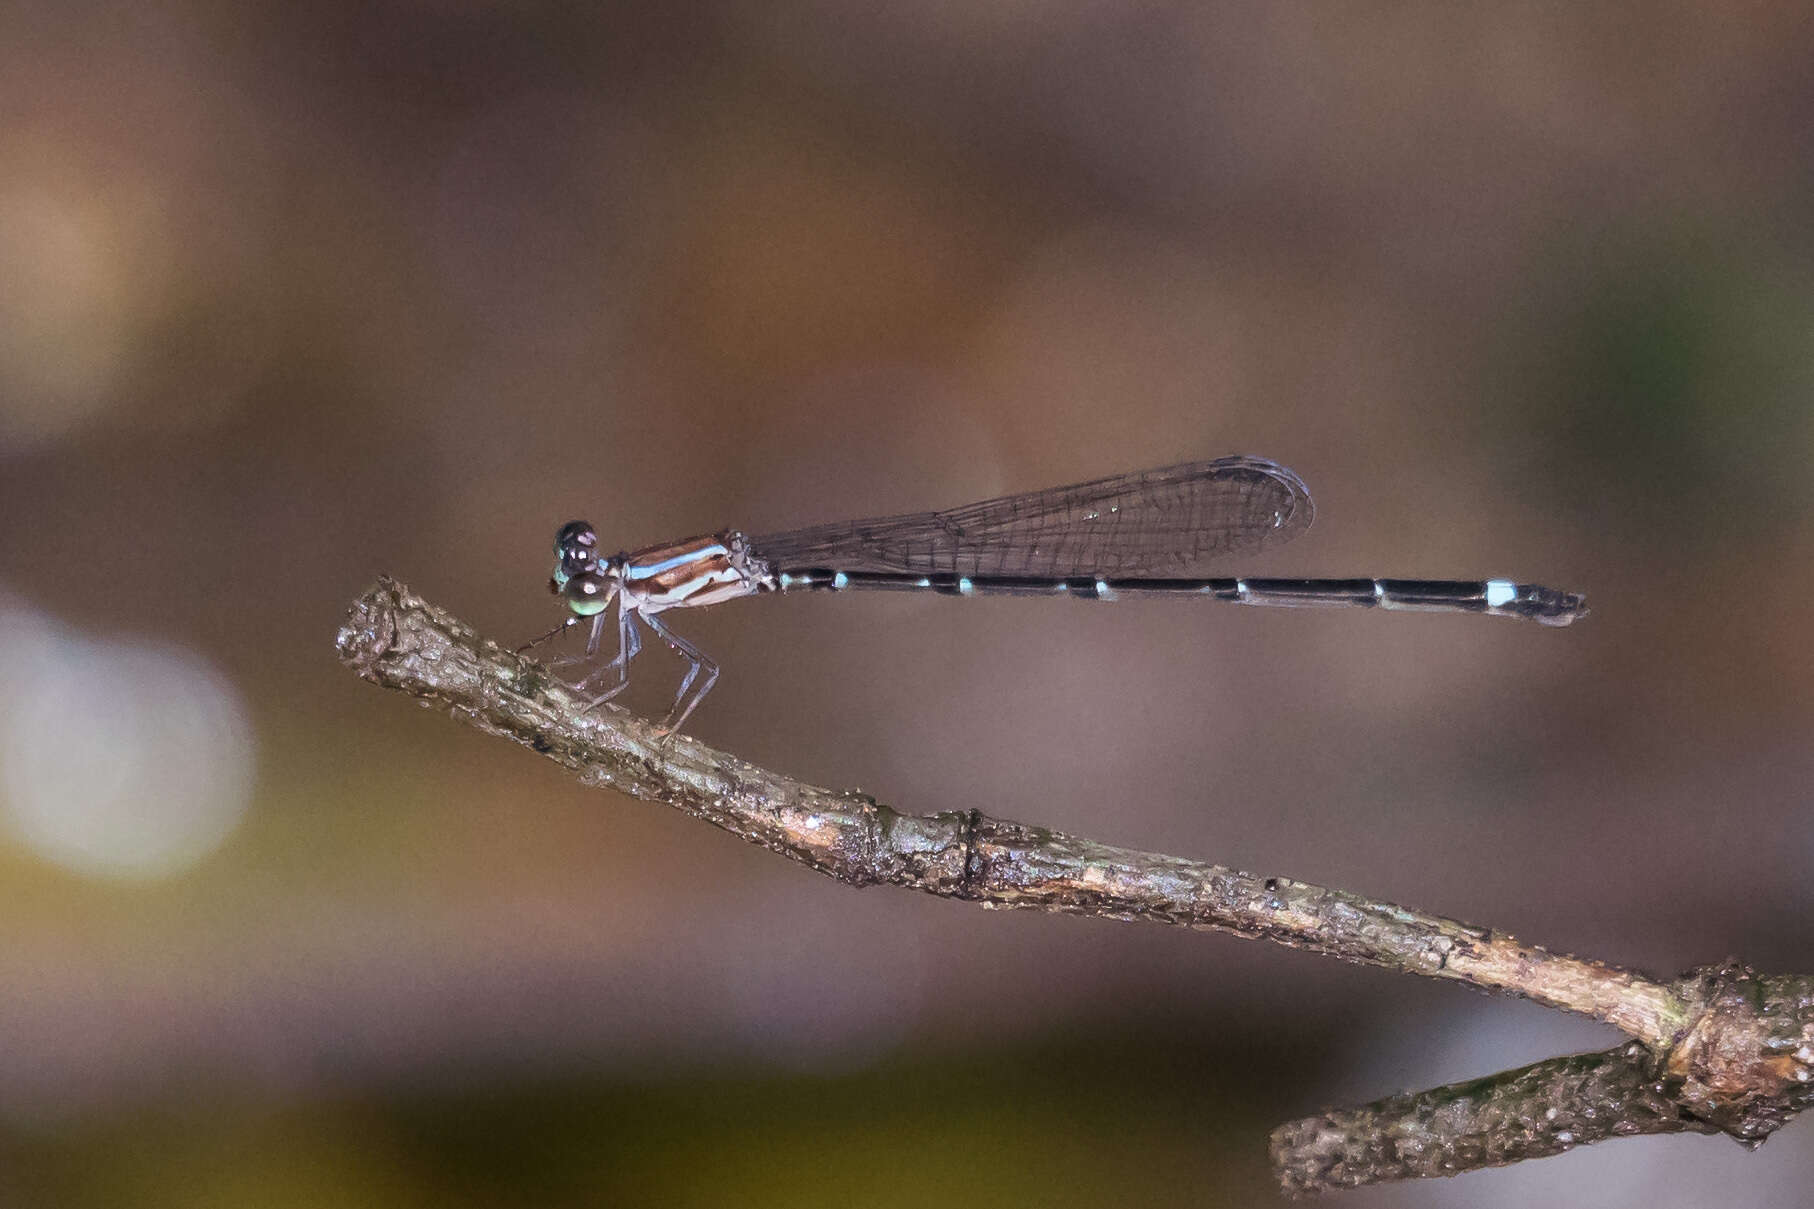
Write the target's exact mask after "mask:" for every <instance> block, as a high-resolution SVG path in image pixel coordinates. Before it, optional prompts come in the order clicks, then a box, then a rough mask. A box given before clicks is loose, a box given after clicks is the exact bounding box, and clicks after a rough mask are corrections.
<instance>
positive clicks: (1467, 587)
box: [777, 567, 1577, 621]
mask: <svg viewBox="0 0 1814 1209" xmlns="http://www.w3.org/2000/svg"><path fill="white" fill-rule="evenodd" d="M777 584H778V586H779V587H780V588H781V590H783V591H796V590H806V591H844V590H849V589H863V588H867V589H871V590H878V591H892V592H911V591H930V592H937V593H939V594H940V595H945V596H1075V597H1078V598H1080V599H1086V600H1114V599H1116V598H1118V597H1123V596H1208V597H1211V598H1212V599H1215V600H1225V601H1232V602H1236V603H1241V604H1263V605H1273V606H1283V607H1287V608H1289V607H1291V606H1294V605H1295V606H1299V607H1306V608H1316V607H1321V608H1330V607H1342V606H1347V607H1351V608H1379V609H1387V610H1394V609H1402V610H1411V611H1416V610H1425V609H1433V610H1438V611H1442V612H1451V613H1452V612H1464V613H1499V614H1505V615H1509V616H1518V617H1532V618H1536V619H1537V620H1540V621H1541V620H1546V619H1552V618H1554V619H1560V618H1563V617H1566V616H1568V615H1570V613H1571V612H1572V611H1573V610H1574V609H1575V608H1576V607H1577V606H1576V605H1575V604H1574V603H1571V602H1570V601H1568V600H1565V599H1563V598H1562V594H1560V593H1553V592H1551V591H1550V590H1548V589H1545V588H1538V587H1535V586H1533V585H1529V584H1515V583H1512V582H1511V581H1510V580H1504V579H1490V580H1460V579H1250V578H1236V577H1232V576H1215V577H1206V578H1193V579H1165V578H1156V577H1145V576H1131V577H1122V576H1101V577H1097V576H1089V575H1083V576H1073V577H1071V578H1068V579H1052V578H1048V577H1045V576H1033V575H954V574H950V573H943V574H937V575H910V574H905V573H900V572H893V571H839V570H835V569H833V568H830V567H810V568H806V569H804V570H799V571H787V572H785V573H782V574H781V575H779V576H778V577H777Z"/></svg>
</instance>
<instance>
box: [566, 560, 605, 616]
mask: <svg viewBox="0 0 1814 1209" xmlns="http://www.w3.org/2000/svg"><path fill="white" fill-rule="evenodd" d="M616 588H617V584H616V579H615V577H614V576H612V575H611V574H610V571H609V568H607V569H606V571H604V572H600V571H582V572H580V573H579V574H578V575H573V576H569V577H568V579H567V582H566V583H565V584H563V585H562V586H561V595H562V596H563V597H565V598H566V600H567V607H568V608H569V609H572V610H573V612H574V613H575V614H576V615H577V616H580V617H592V616H594V615H596V614H598V613H602V612H604V610H605V606H606V605H608V604H610V603H611V594H612V593H613V592H614V591H616Z"/></svg>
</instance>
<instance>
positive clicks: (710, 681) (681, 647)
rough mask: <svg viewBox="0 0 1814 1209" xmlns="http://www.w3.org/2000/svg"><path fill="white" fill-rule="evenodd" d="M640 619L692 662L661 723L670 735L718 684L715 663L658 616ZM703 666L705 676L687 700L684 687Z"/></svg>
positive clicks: (690, 686)
mask: <svg viewBox="0 0 1814 1209" xmlns="http://www.w3.org/2000/svg"><path fill="white" fill-rule="evenodd" d="M643 621H645V622H647V623H648V626H649V628H650V629H651V630H654V631H655V633H656V634H657V635H659V636H660V637H661V640H662V641H663V642H665V643H667V644H668V645H669V646H671V647H673V648H674V651H675V653H676V654H678V655H679V656H680V657H681V658H682V659H685V660H686V661H687V662H688V663H689V664H691V665H692V666H691V667H689V668H688V669H687V674H686V678H685V679H684V680H682V681H681V682H680V692H678V693H676V694H675V696H674V705H673V708H672V709H670V710H668V716H667V718H666V719H665V720H664V721H663V722H662V724H661V729H662V730H664V731H666V732H667V733H668V734H670V735H672V734H675V733H676V732H678V731H679V730H680V728H681V727H682V726H685V725H686V721H687V717H688V715H690V714H691V713H692V712H693V710H694V709H695V708H696V707H697V706H698V705H699V703H700V702H701V701H703V700H704V699H705V695H706V694H707V693H709V692H711V691H712V686H713V685H714V684H716V683H718V665H717V663H715V662H713V661H712V660H711V659H709V658H708V657H707V656H706V654H705V652H703V651H701V650H700V649H699V648H698V647H696V646H694V645H693V644H692V643H690V642H688V641H687V640H686V639H684V638H682V637H681V636H680V635H678V634H676V633H675V632H674V631H673V630H670V629H669V628H668V627H667V626H665V625H663V624H661V621H660V620H659V619H657V618H655V617H653V616H644V617H643ZM702 668H703V669H704V670H705V679H704V681H702V682H701V683H700V685H699V688H698V690H697V691H696V692H694V693H693V698H692V700H690V701H688V700H687V690H688V689H690V688H692V687H693V681H694V680H696V679H698V678H699V672H700V669H702ZM682 702H685V703H686V708H684V709H683V708H681V703H682Z"/></svg>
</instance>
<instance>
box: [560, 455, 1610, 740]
mask: <svg viewBox="0 0 1814 1209" xmlns="http://www.w3.org/2000/svg"><path fill="white" fill-rule="evenodd" d="M1315 511H1316V508H1315V505H1314V504H1313V503H1311V500H1310V492H1309V489H1308V488H1306V487H1305V486H1304V482H1303V480H1302V479H1300V478H1298V476H1297V475H1295V474H1293V473H1292V472H1291V471H1290V470H1287V469H1286V468H1285V467H1283V466H1280V465H1278V464H1277V463H1276V462H1269V461H1267V460H1266V459H1264V458H1254V457H1228V458H1218V459H1216V460H1214V461H1208V462H1185V463H1182V464H1181V465H1177V466H1166V467H1163V468H1161V469H1158V470H1142V471H1138V472H1136V473H1134V474H1122V475H1116V476H1114V477H1112V478H1105V479H1096V480H1094V481H1092V482H1088V483H1078V484H1076V485H1075V486H1070V487H1052V488H1048V489H1046V490H1044V491H1029V492H1025V493H1023V494H1020V495H1009V496H1003V497H1002V498H1000V499H994V500H987V501H985V502H983V503H980V504H970V505H967V506H965V507H962V508H952V509H949V510H947V511H944V512H915V513H908V514H906V515H902V516H885V517H875V518H871V519H869V520H857V521H838V522H835V523H833V524H829V525H818V526H815V527H813V528H809V529H794V530H790V531H787V532H783V533H771V534H767V535H765V536H760V537H746V536H744V534H743V533H742V532H740V531H738V530H735V529H726V530H724V531H722V532H719V533H713V534H708V535H706V536H703V537H694V538H689V539H687V540H685V541H679V542H670V543H667V544H664V545H659V546H650V547H647V548H645V549H642V550H635V551H631V552H629V553H621V554H617V555H614V556H611V557H604V558H601V557H600V556H599V552H598V534H597V532H596V531H595V530H594V529H593V528H592V526H591V525H589V524H587V523H586V522H585V521H571V522H569V523H567V524H565V525H563V526H561V529H560V531H559V533H557V534H556V535H555V539H554V553H555V557H556V562H555V568H554V576H553V578H552V579H551V580H550V581H549V590H550V591H552V592H554V593H556V594H557V595H559V596H561V597H563V598H564V599H565V601H566V604H567V607H568V609H569V610H571V615H570V616H569V617H568V618H567V620H566V621H565V622H563V623H562V624H561V625H560V626H557V627H556V628H555V629H554V630H553V631H552V632H551V633H550V634H548V635H545V636H544V637H552V636H553V635H554V634H557V633H560V632H561V631H562V630H565V629H567V628H568V627H570V626H574V625H578V624H580V623H582V622H584V621H586V620H588V619H589V620H590V621H591V622H592V631H591V635H590V637H589V638H588V640H587V643H586V653H585V655H584V657H583V659H582V661H583V662H594V661H596V659H597V656H598V654H599V648H600V645H601V643H602V640H603V636H604V633H605V627H606V623H607V620H608V610H609V609H610V607H611V604H612V602H613V600H615V601H616V604H617V654H616V656H614V657H613V658H612V659H610V660H609V661H608V662H606V663H604V664H602V665H599V666H596V667H594V668H593V669H592V670H590V671H589V672H588V673H587V674H586V675H585V676H584V677H582V679H581V680H580V681H579V682H578V687H579V688H580V689H581V690H582V691H584V692H587V693H593V692H595V691H597V690H600V689H602V690H603V691H602V692H597V696H596V697H594V704H598V703H602V702H604V701H608V700H610V699H611V698H612V697H615V696H616V695H617V694H618V693H620V692H622V691H623V690H624V689H625V688H626V687H627V686H628V685H629V682H630V660H632V659H634V658H635V657H636V653H637V652H638V651H639V650H640V649H641V647H642V640H641V638H640V636H639V635H638V632H637V623H638V622H639V621H640V622H641V623H642V624H643V625H646V626H648V627H649V629H651V630H653V631H654V632H655V634H656V635H657V636H658V637H660V638H661V639H662V641H664V642H666V643H667V644H668V645H669V646H670V647H672V648H673V649H674V650H675V651H676V652H678V653H679V655H680V656H681V658H682V659H684V660H685V661H686V663H687V673H686V676H685V678H684V679H683V680H682V681H681V683H680V691H679V693H677V694H676V695H675V698H674V705H673V708H672V709H670V710H669V711H668V716H667V719H666V721H664V722H663V724H662V725H663V728H664V729H666V730H670V731H671V730H678V729H679V728H680V727H681V726H683V725H684V724H685V723H686V720H687V717H688V716H689V715H690V714H692V712H693V710H694V708H695V707H697V706H698V704H699V702H700V700H701V699H702V698H704V697H705V695H706V694H707V693H708V692H710V691H711V689H712V685H713V684H715V683H716V682H717V680H718V665H717V664H716V663H715V662H713V661H712V660H711V659H709V658H708V657H707V656H706V655H705V654H704V653H703V652H701V651H700V650H699V648H698V647H696V646H694V645H693V644H692V643H690V642H688V641H687V640H686V639H684V638H682V637H681V636H680V635H678V634H676V633H674V632H673V631H672V630H670V629H669V628H668V627H667V624H666V623H665V622H663V621H662V620H661V617H660V614H662V613H664V612H666V611H667V610H669V609H679V608H697V607H699V606H701V605H711V604H717V603H719V602H720V601H725V600H734V599H736V598H737V597H739V596H754V595H757V594H759V593H763V592H799V591H830V592H841V591H855V590H857V589H860V588H876V589H885V590H888V591H926V592H938V593H942V594H945V595H948V596H991V595H1013V596H1076V597H1082V598H1084V599H1088V600H1114V599H1116V598H1118V597H1124V596H1146V595H1162V596H1198V597H1205V598H1208V599H1210V600H1223V601H1229V602H1232V603H1235V604H1249V605H1271V606H1281V607H1286V608H1306V607H1311V608H1345V607H1352V608H1380V609H1392V610H1418V611H1425V612H1443V613H1490V614H1494V615H1496V616H1500V617H1522V618H1528V619H1530V620H1533V621H1539V622H1542V623H1543V624H1545V625H1567V624H1568V623H1569V622H1571V621H1573V620H1574V619H1575V618H1577V617H1579V616H1581V615H1582V614H1583V613H1585V612H1586V611H1587V610H1586V606H1585V605H1584V603H1583V601H1582V598H1581V597H1580V596H1579V595H1577V594H1575V593H1572V592H1559V591H1556V590H1554V589H1551V588H1545V587H1542V586H1540V585H1537V584H1521V583H1514V582H1512V581H1511V580H1506V579H1485V580H1446V579H1254V578H1248V577H1235V578H1229V577H1220V578H1202V577H1199V576H1196V575H1194V574H1192V572H1194V571H1196V570H1197V569H1198V568H1199V567H1200V566H1201V565H1202V564H1204V563H1207V562H1209V561H1211V560H1213V559H1216V558H1219V557H1221V556H1223V555H1228V554H1234V553H1241V552H1249V551H1255V550H1260V549H1262V548H1264V547H1267V546H1271V545H1277V544H1279V543H1282V542H1286V541H1289V540H1290V539H1291V538H1293V537H1296V536H1297V535H1298V534H1300V533H1302V532H1303V531H1304V530H1305V529H1307V528H1309V527H1310V521H1311V518H1312V517H1313V516H1314V515H1315ZM540 641H542V640H541V639H538V640H537V642H540ZM530 645H531V646H533V645H535V643H531V644H530ZM525 649H527V648H525Z"/></svg>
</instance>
